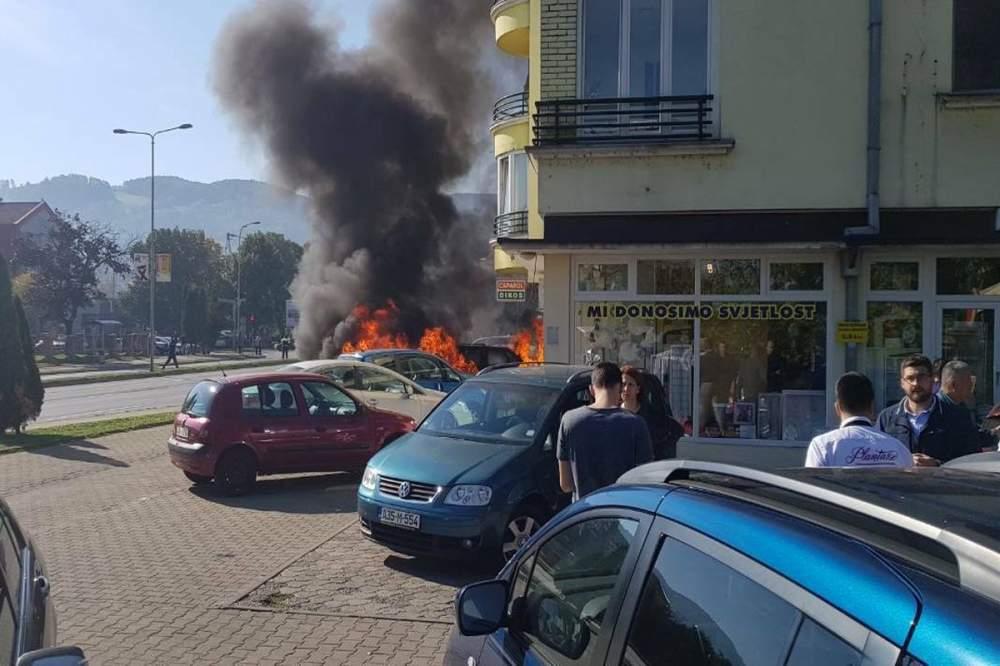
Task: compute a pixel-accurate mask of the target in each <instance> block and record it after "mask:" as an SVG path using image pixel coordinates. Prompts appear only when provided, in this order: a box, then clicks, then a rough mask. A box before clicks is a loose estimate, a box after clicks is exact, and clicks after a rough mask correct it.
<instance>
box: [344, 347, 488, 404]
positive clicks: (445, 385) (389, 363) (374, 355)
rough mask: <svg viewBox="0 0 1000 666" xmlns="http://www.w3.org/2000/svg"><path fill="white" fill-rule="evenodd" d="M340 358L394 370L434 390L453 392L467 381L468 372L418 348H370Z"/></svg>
mask: <svg viewBox="0 0 1000 666" xmlns="http://www.w3.org/2000/svg"><path fill="white" fill-rule="evenodd" d="M338 358H347V359H356V360H358V361H364V362H365V363H374V364H375V365H381V366H382V367H384V368H389V369H390V370H394V371H395V372H398V373H399V374H401V375H403V376H404V377H407V378H408V379H411V380H413V381H415V382H416V383H418V384H420V385H421V386H423V387H424V388H429V389H431V390H434V391H443V392H445V393H450V392H451V391H453V390H455V389H456V388H457V387H458V385H459V384H461V383H462V382H463V381H465V379H466V377H467V376H468V375H465V374H463V373H461V372H459V371H458V370H456V369H455V368H453V367H451V366H450V365H448V364H447V363H445V362H444V361H443V360H442V359H440V358H438V357H437V356H435V355H434V354H428V353H426V352H422V351H417V350H416V349H371V350H369V351H359V352H349V353H346V354H341V355H340V356H339V357H338Z"/></svg>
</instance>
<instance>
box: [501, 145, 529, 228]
mask: <svg viewBox="0 0 1000 666" xmlns="http://www.w3.org/2000/svg"><path fill="white" fill-rule="evenodd" d="M524 210H528V156H527V155H526V154H525V153H511V154H509V155H504V156H503V157H501V158H500V159H499V160H497V214H498V215H505V214H507V213H516V212H519V211H524Z"/></svg>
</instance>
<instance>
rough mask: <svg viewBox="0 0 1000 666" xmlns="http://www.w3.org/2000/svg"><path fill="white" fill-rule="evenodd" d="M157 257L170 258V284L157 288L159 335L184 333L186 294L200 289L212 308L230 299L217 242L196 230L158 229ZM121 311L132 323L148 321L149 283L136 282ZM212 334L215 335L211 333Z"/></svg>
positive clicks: (140, 246)
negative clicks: (161, 333) (223, 299)
mask: <svg viewBox="0 0 1000 666" xmlns="http://www.w3.org/2000/svg"><path fill="white" fill-rule="evenodd" d="M155 241H156V243H155V244H156V253H157V254H170V255H171V257H172V261H171V264H172V266H171V277H170V282H158V283H157V284H156V328H157V330H159V331H161V332H173V331H183V330H186V328H187V324H186V321H185V311H186V307H187V298H188V294H189V293H190V292H191V291H192V290H194V289H201V290H203V291H204V293H205V297H206V299H207V300H208V302H209V304H210V305H211V304H212V303H214V302H215V301H216V300H217V299H218V298H220V297H223V296H228V295H229V286H228V285H229V280H228V279H227V275H226V266H225V262H224V261H223V258H222V247H221V246H220V245H219V243H218V242H216V241H215V240H213V239H212V238H209V237H207V236H206V235H205V232H204V231H201V230H195V229H157V230H156V238H155ZM148 243H149V239H148V238H147V239H146V241H145V242H142V243H137V244H135V246H133V248H132V251H133V252H139V253H145V252H147V251H148V247H149V244H148ZM122 307H123V309H124V311H125V312H126V313H127V314H128V318H129V319H131V320H132V321H134V322H142V323H146V322H148V320H149V283H148V282H145V281H144V282H135V283H134V284H133V285H132V287H131V288H130V289H129V290H128V291H127V292H126V293H125V295H124V296H123V297H122ZM213 333H214V332H213Z"/></svg>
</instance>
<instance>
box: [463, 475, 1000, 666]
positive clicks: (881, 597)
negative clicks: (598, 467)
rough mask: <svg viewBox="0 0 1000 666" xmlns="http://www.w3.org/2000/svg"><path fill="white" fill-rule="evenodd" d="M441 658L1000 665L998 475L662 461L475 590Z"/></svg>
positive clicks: (485, 663)
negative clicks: (781, 468) (769, 468)
mask: <svg viewBox="0 0 1000 666" xmlns="http://www.w3.org/2000/svg"><path fill="white" fill-rule="evenodd" d="M457 614H458V627H457V628H456V629H455V630H454V631H453V632H452V638H451V642H450V645H449V648H448V654H447V656H446V658H445V663H446V664H454V665H456V666H458V665H462V666H467V665H468V664H477V665H478V666H497V665H499V664H581V665H590V664H625V665H626V666H654V665H659V664H685V665H689V664H706V665H724V664H734V665H735V664H745V665H747V666H755V665H758V664H762V665H763V664H768V665H770V664H785V665H789V666H822V665H826V664H836V665H838V666H839V665H843V664H856V665H860V664H899V665H904V666H924V665H927V664H933V665H935V666H941V665H949V664H962V665H966V664H968V665H971V664H1000V476H998V475H996V474H989V473H980V472H971V471H966V470H953V469H941V468H938V469H933V468H914V469H912V470H884V471H883V470H873V469H857V470H855V469H840V470H837V469H796V470H784V471H780V472H776V473H771V472H763V471H759V470H751V469H746V468H741V467H734V466H728V465H718V464H712V463H699V462H691V461H664V462H656V463H652V464H650V465H645V466H643V467H640V468H638V469H637V470H633V471H632V472H630V473H628V474H626V475H625V476H624V477H622V479H621V480H620V482H619V484H618V485H616V486H613V487H611V488H608V489H605V490H603V491H599V492H596V493H594V494H591V495H590V496H588V497H586V498H584V499H583V500H582V501H580V502H577V503H575V504H573V505H572V506H570V507H568V508H567V509H565V510H564V511H562V512H561V513H560V514H559V515H557V516H556V517H555V518H553V520H551V521H550V522H549V523H548V524H547V525H546V526H545V527H544V528H543V529H542V530H541V531H539V532H538V533H537V534H536V535H535V536H534V537H533V538H532V539H531V540H530V541H529V542H528V543H527V544H526V545H525V546H524V547H523V548H522V549H521V550H520V551H519V552H518V553H517V555H516V556H515V558H514V559H513V560H511V561H510V562H509V563H508V564H507V566H506V567H504V569H503V570H502V571H501V572H500V574H499V576H498V577H497V578H496V579H494V580H490V581H486V582H483V583H476V584H474V585H470V586H468V587H466V588H464V589H463V590H462V591H461V592H460V593H459V595H458V599H457Z"/></svg>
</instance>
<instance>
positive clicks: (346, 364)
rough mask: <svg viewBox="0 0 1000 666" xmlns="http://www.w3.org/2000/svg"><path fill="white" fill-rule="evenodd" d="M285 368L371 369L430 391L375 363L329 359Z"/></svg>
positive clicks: (306, 369) (293, 364)
mask: <svg viewBox="0 0 1000 666" xmlns="http://www.w3.org/2000/svg"><path fill="white" fill-rule="evenodd" d="M285 367H286V368H299V370H298V372H310V373H312V372H317V371H318V370H322V369H324V368H371V369H372V371H373V372H377V373H379V374H382V375H388V376H390V377H392V378H393V379H397V380H399V381H401V382H403V383H404V384H408V385H410V386H412V387H414V388H416V389H420V390H421V391H431V389H428V388H424V387H423V386H421V385H420V384H418V383H416V382H415V381H413V380H412V379H410V378H409V377H406V376H405V375H401V374H399V373H398V372H396V371H395V370H393V369H392V368H387V367H385V366H384V365H377V364H375V363H368V362H367V361H362V360H360V359H357V358H331V359H317V360H315V361H300V362H298V363H292V364H291V365H287V366H285ZM284 372H297V371H296V370H285V371H284ZM432 392H433V393H439V392H438V391H432Z"/></svg>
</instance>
